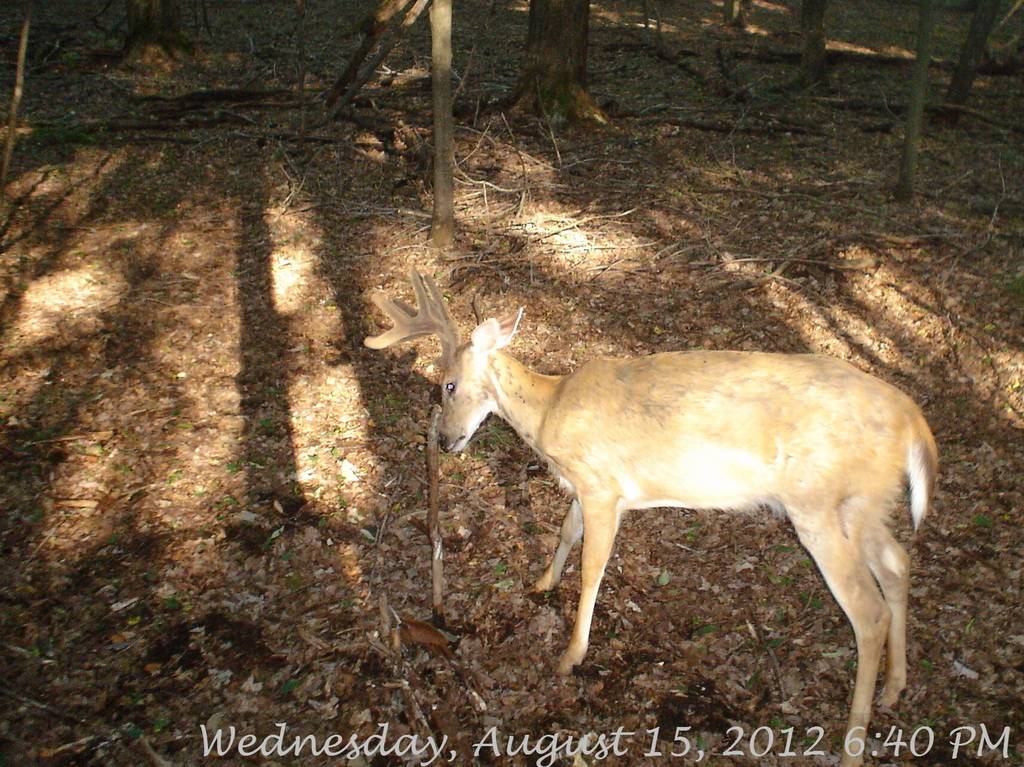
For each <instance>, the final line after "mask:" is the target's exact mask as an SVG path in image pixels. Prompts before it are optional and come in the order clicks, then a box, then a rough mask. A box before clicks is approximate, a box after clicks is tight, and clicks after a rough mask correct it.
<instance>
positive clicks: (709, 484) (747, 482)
mask: <svg viewBox="0 0 1024 767" xmlns="http://www.w3.org/2000/svg"><path fill="white" fill-rule="evenodd" d="M773 469H774V467H773V466H770V465H767V464H766V463H765V462H764V460H763V459H762V458H760V457H759V456H755V455H752V454H751V453H749V452H746V451H743V450H735V449H728V448H719V447H710V446H704V447H702V448H701V449H700V450H693V451H686V452H684V453H683V454H682V455H676V456H672V457H668V458H667V460H666V459H659V458H658V457H656V456H648V457H647V458H646V460H644V461H642V462H637V463H636V464H634V469H633V470H632V471H630V472H620V473H617V476H616V479H617V481H618V484H619V488H620V501H619V507H620V509H623V510H625V509H648V508H654V507H659V506H670V507H683V508H688V509H747V508H754V507H757V506H761V505H769V506H775V505H777V501H775V498H774V493H773V485H774V482H773V475H774V474H775V472H774V471H773Z"/></svg>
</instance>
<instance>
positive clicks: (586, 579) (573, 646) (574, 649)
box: [558, 497, 619, 676]
mask: <svg viewBox="0 0 1024 767" xmlns="http://www.w3.org/2000/svg"><path fill="white" fill-rule="evenodd" d="M580 505H581V507H582V517H583V563H582V567H581V568H580V571H581V575H582V586H581V588H580V604H579V607H578V608H577V612H576V626H575V627H574V628H573V631H572V639H570V640H569V646H568V647H567V648H566V650H565V653H563V655H562V658H561V660H559V662H558V673H559V674H561V675H563V676H564V675H566V674H569V673H570V672H572V667H573V666H575V665H577V664H578V663H580V662H581V661H582V660H583V656H584V655H586V654H587V645H588V643H589V641H590V622H591V620H592V619H593V617H594V603H595V602H596V601H597V590H598V588H600V586H601V579H602V578H603V577H604V569H605V567H606V566H607V564H608V557H609V556H611V553H612V544H613V543H614V542H615V534H616V533H617V532H618V528H619V512H618V511H617V510H616V508H615V503H614V502H612V501H608V500H603V499H602V500H600V501H597V500H593V499H590V498H585V497H584V498H580Z"/></svg>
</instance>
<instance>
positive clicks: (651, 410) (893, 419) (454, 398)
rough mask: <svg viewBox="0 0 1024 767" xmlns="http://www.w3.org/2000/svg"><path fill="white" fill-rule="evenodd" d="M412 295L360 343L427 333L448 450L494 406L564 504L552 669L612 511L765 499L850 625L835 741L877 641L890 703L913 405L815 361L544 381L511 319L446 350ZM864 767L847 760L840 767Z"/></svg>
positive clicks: (859, 730)
mask: <svg viewBox="0 0 1024 767" xmlns="http://www.w3.org/2000/svg"><path fill="white" fill-rule="evenodd" d="M413 284H414V286H415V287H416V292H417V299H418V303H419V305H420V309H421V314H420V315H413V312H412V310H411V309H410V308H409V307H408V306H407V305H405V304H395V303H393V302H390V301H388V300H387V299H385V298H382V297H380V296H377V297H375V300H376V301H377V303H378V305H379V306H381V308H382V309H384V310H385V311H386V312H387V313H388V314H389V315H390V316H391V317H392V319H393V320H395V322H396V327H395V328H394V329H393V330H392V331H389V332H388V333H386V334H383V335H381V336H377V337H374V338H369V339H367V345H368V346H372V347H373V348H383V347H384V346H387V345H390V344H391V343H395V342H397V341H400V340H404V339H406V338H411V337H414V336H416V335H423V334H425V332H436V333H438V335H439V336H440V337H441V340H442V346H443V347H444V349H445V354H444V357H443V360H442V362H443V367H444V371H445V372H444V378H443V379H442V385H443V389H444V394H443V399H444V413H443V416H442V421H441V429H440V433H441V437H442V440H444V441H445V442H446V443H447V447H448V448H449V449H451V450H456V451H457V450H461V449H462V448H464V447H465V445H466V444H467V443H468V441H469V438H470V437H471V436H472V434H473V432H474V431H475V430H476V428H477V427H478V426H479V425H480V423H481V422H482V421H483V420H484V418H486V416H487V415H488V414H489V413H491V412H496V413H497V414H498V415H500V416H501V417H502V418H504V419H505V420H506V421H508V422H509V424H511V425H512V427H513V428H514V429H515V430H516V431H517V432H518V433H519V435H520V436H521V437H522V438H523V439H524V440H525V441H526V442H527V443H528V444H530V446H531V447H533V449H534V450H536V451H537V452H538V453H539V454H540V455H541V456H542V457H544V458H545V459H546V460H547V461H548V462H549V464H550V465H551V467H552V469H553V470H554V471H555V472H556V473H557V474H558V476H559V477H560V479H561V480H562V481H563V482H564V483H565V485H566V486H567V488H568V489H569V490H570V491H571V492H572V493H573V494H574V495H575V497H576V500H575V501H574V502H573V504H572V506H571V508H570V510H569V513H568V514H567V515H566V518H565V521H564V522H563V524H562V534H561V541H560V543H559V546H558V548H557V550H556V552H555V555H554V557H553V559H552V562H551V564H550V566H549V567H548V569H547V570H546V571H545V573H544V574H543V575H542V576H541V577H540V579H539V580H538V581H537V583H536V586H535V588H537V589H539V590H544V589H549V588H552V587H553V586H555V585H556V584H557V583H558V581H559V579H560V577H561V573H562V568H563V566H564V564H565V561H566V559H567V557H568V555H569V553H570V551H571V549H572V548H573V546H575V544H576V543H577V542H578V541H579V540H580V538H581V537H582V538H583V556H582V567H581V577H582V589H581V593H580V603H579V608H578V613H577V620H576V626H575V628H574V630H573V635H572V639H571V640H570V643H569V646H568V648H567V650H566V652H565V654H564V655H563V656H562V659H561V661H560V663H559V669H558V670H559V672H560V673H568V672H570V671H571V670H572V667H573V666H574V665H576V664H578V663H580V662H581V661H582V660H583V656H584V655H585V653H586V650H587V643H588V638H589V633H590V623H591V619H592V617H593V611H594V603H595V600H596V597H597V591H598V587H599V585H600V582H601V578H602V576H603V574H604V570H605V566H606V565H607V562H608V558H609V556H610V554H611V550H612V544H613V543H614V539H615V535H616V533H617V531H618V527H619V521H620V518H621V514H622V513H623V512H624V511H627V510H630V509H642V508H651V507H663V506H679V507H686V508H692V509H723V510H752V509H755V508H757V507H760V506H765V507H769V508H772V509H774V510H776V511H778V512H781V513H784V514H785V515H786V516H788V517H789V519H790V520H791V521H792V522H793V525H794V527H795V529H796V532H797V535H798V536H799V538H800V541H801V542H802V543H803V544H804V546H805V547H806V548H807V549H808V551H809V552H810V553H811V555H812V556H813V557H814V559H815V561H816V562H817V564H818V566H819V568H820V569H821V571H822V574H823V575H824V577H825V580H826V582H827V583H828V586H829V588H830V589H831V590H832V593H833V594H834V595H835V597H836V600H837V601H838V602H839V605H840V606H841V607H842V609H843V610H844V611H845V613H846V615H847V617H848V618H849V620H850V622H851V624H852V626H853V629H854V633H855V636H856V640H857V652H858V666H857V679H856V683H855V685H854V695H853V704H852V710H851V714H850V719H849V722H848V724H847V732H848V733H850V734H851V735H852V736H854V737H860V738H863V737H865V736H866V730H865V729H864V728H866V727H867V724H868V720H869V717H870V708H871V700H872V698H873V696H874V689H875V680H876V676H877V673H878V666H879V661H880V658H881V653H882V648H883V647H884V646H885V645H886V643H888V653H887V661H888V664H887V672H886V687H885V692H884V693H883V696H882V701H883V703H886V704H889V705H891V704H893V703H895V701H896V700H897V698H898V696H899V693H900V691H901V690H902V689H903V688H904V686H905V684H906V612H907V587H908V580H909V577H908V559H907V555H906V552H905V551H904V550H903V548H902V547H901V546H900V545H899V544H898V543H897V542H896V540H895V539H894V538H893V537H892V535H891V533H890V532H889V530H888V527H887V520H888V517H889V514H890V511H891V509H892V507H893V505H894V503H895V501H896V500H897V498H898V496H899V494H900V493H901V492H902V490H903V487H904V486H905V485H906V483H907V481H908V479H909V483H910V490H911V510H912V515H913V519H914V523H915V526H916V525H917V524H918V523H920V521H921V520H922V519H923V518H924V515H925V513H926V512H927V508H928V500H929V497H930V494H931V490H932V485H933V483H934V478H935V474H936V471H937V452H936V448H935V441H934V439H933V437H932V435H931V432H930V430H929V429H928V425H927V423H926V422H925V420H924V416H923V415H922V414H921V411H920V410H919V409H918V407H917V406H916V405H915V404H914V403H913V401H911V400H910V398H909V397H907V396H906V395H905V394H903V393H902V392H900V391H899V390H898V389H896V388H895V387H893V386H890V385H889V384H887V383H885V382H883V381H880V380H879V379H877V378H874V377H872V376H870V375H867V374H866V373H863V372H861V371H859V370H857V369H856V368H854V367H853V366H851V365H849V364H847V363H845V362H842V361H839V360H835V359H832V358H830V357H823V356H817V355H784V354H763V353H754V352H703V351H698V352H677V353H666V354H656V355H652V356H649V357H641V358H635V359H599V360H594V361H591V362H588V363H586V364H584V365H582V366H581V367H580V368H579V369H578V370H576V371H575V372H573V373H572V374H570V375H567V376H545V375H540V374H538V373H534V372H533V371H531V370H529V369H528V368H527V367H526V366H524V365H522V364H521V363H520V362H518V361H517V360H515V359H514V358H513V357H511V356H509V355H507V354H505V353H504V352H503V351H501V349H502V348H503V347H504V346H506V345H507V344H508V343H509V341H511V339H512V336H513V335H514V333H515V330H516V328H517V325H518V321H519V316H521V313H520V315H519V316H516V317H510V318H506V319H504V320H501V321H499V320H488V321H487V322H485V323H483V324H481V325H480V326H478V327H477V329H476V330H474V331H473V335H472V338H471V340H470V341H469V342H468V343H467V344H465V345H463V346H458V343H457V336H456V335H455V333H454V326H452V325H451V321H450V318H448V317H447V313H446V311H445V309H444V307H443V301H442V299H441V298H440V294H439V293H438V291H437V289H436V287H435V286H434V285H433V283H432V282H429V281H426V280H424V279H423V278H422V277H420V276H419V275H415V274H414V275H413ZM424 317H426V319H424ZM432 323H434V324H436V327H434V324H432ZM428 329H430V330H428ZM876 583H877V585H876ZM879 586H881V591H879V588H878V587H879ZM853 750H854V751H855V750H857V749H856V748H854V749H853ZM860 762H861V758H860V757H859V756H858V755H856V754H854V753H846V752H845V751H844V754H843V760H842V763H843V765H844V767H849V766H850V765H856V764H859V763H860Z"/></svg>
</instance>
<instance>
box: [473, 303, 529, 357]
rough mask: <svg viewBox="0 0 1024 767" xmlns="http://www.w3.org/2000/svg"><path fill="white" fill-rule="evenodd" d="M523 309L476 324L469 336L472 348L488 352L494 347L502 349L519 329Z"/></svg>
mask: <svg viewBox="0 0 1024 767" xmlns="http://www.w3.org/2000/svg"><path fill="white" fill-rule="evenodd" d="M524 311H525V309H523V308H520V309H519V311H517V312H515V313H514V314H509V315H506V316H505V317H501V318H499V319H494V318H492V319H489V320H487V321H486V322H482V323H480V324H479V325H477V327H476V329H475V330H474V331H473V335H472V336H471V341H472V344H473V348H474V349H476V350H478V351H482V352H490V351H494V350H495V349H504V348H505V347H506V346H508V345H509V343H511V341H512V337H513V336H514V335H515V334H516V331H517V330H518V329H519V321H520V320H521V319H522V318H523V312H524Z"/></svg>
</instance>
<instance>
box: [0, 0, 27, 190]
mask: <svg viewBox="0 0 1024 767" xmlns="http://www.w3.org/2000/svg"><path fill="white" fill-rule="evenodd" d="M23 5H24V15H23V17H22V21H21V37H20V39H19V41H18V62H17V65H16V67H15V72H14V92H13V93H12V94H11V106H10V111H9V112H8V113H7V142H6V144H5V145H4V160H3V168H2V169H0V208H6V207H7V195H6V191H7V174H8V173H10V171H11V159H12V158H13V157H14V142H15V140H16V138H17V136H18V106H19V105H20V104H21V94H22V91H23V90H24V87H25V54H26V53H27V51H28V30H29V25H30V24H31V22H32V0H24V4H23Z"/></svg>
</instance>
